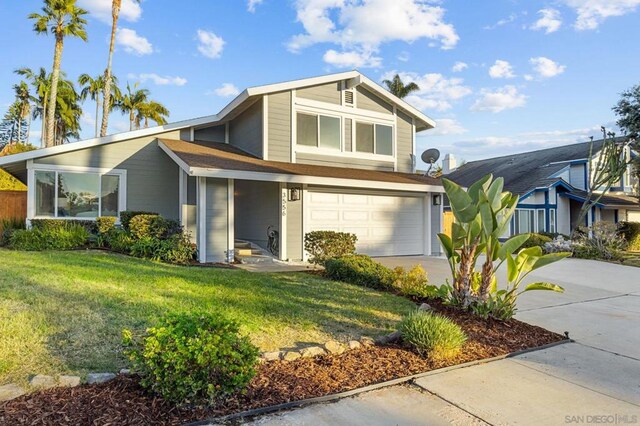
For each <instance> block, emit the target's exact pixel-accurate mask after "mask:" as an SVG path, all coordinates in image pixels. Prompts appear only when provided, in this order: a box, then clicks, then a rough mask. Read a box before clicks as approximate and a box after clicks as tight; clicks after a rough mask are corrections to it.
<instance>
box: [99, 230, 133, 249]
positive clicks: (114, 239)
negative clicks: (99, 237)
mask: <svg viewBox="0 0 640 426" xmlns="http://www.w3.org/2000/svg"><path fill="white" fill-rule="evenodd" d="M133 242H134V240H133V238H132V237H131V235H129V233H128V232H127V231H125V230H123V229H118V228H114V229H112V230H110V231H109V232H108V233H107V234H106V235H105V243H106V244H107V246H108V247H109V248H110V249H111V250H113V251H116V252H118V253H126V254H129V253H130V252H131V246H132V245H133Z"/></svg>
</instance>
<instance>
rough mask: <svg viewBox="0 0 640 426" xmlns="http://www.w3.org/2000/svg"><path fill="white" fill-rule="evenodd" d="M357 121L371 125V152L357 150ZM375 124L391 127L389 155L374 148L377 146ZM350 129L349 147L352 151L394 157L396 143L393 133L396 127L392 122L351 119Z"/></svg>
mask: <svg viewBox="0 0 640 426" xmlns="http://www.w3.org/2000/svg"><path fill="white" fill-rule="evenodd" d="M358 123H360V124H372V125H373V152H361V151H358V147H357V146H356V145H357V139H356V138H357V135H358V133H357V130H356V129H357V127H358ZM376 126H385V127H391V155H389V154H378V153H377V152H376V148H377V147H378V136H377V133H376ZM351 131H352V132H353V137H352V140H351V148H352V149H353V152H356V153H358V154H367V155H375V156H378V157H391V158H395V157H396V144H395V134H396V128H395V126H394V125H393V124H386V123H376V122H375V121H369V120H357V119H356V120H353V121H351Z"/></svg>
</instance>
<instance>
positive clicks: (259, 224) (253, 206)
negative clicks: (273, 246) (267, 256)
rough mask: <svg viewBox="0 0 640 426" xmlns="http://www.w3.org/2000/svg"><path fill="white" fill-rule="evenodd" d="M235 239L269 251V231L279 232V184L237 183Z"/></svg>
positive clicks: (238, 181) (242, 181)
mask: <svg viewBox="0 0 640 426" xmlns="http://www.w3.org/2000/svg"><path fill="white" fill-rule="evenodd" d="M235 194H236V195H235V208H234V211H235V221H234V222H235V236H236V239H239V240H245V241H251V242H253V243H255V244H257V245H259V246H260V247H262V248H264V249H266V248H267V242H268V238H267V228H268V227H269V226H273V227H275V229H276V230H278V231H279V228H280V218H279V216H278V214H279V212H280V210H279V209H278V202H279V200H280V195H279V185H278V183H276V182H259V181H247V180H236V181H235Z"/></svg>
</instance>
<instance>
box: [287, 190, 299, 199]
mask: <svg viewBox="0 0 640 426" xmlns="http://www.w3.org/2000/svg"><path fill="white" fill-rule="evenodd" d="M299 200H300V188H291V189H289V201H299Z"/></svg>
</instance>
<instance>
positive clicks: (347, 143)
mask: <svg viewBox="0 0 640 426" xmlns="http://www.w3.org/2000/svg"><path fill="white" fill-rule="evenodd" d="M351 126H352V120H351V119H350V118H345V119H344V150H345V151H351V150H352V149H353V142H352V140H351V139H352V136H353V134H352V133H351Z"/></svg>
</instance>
